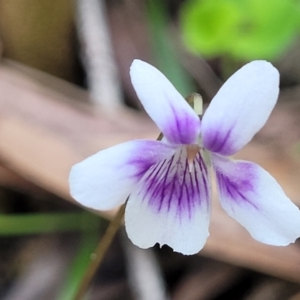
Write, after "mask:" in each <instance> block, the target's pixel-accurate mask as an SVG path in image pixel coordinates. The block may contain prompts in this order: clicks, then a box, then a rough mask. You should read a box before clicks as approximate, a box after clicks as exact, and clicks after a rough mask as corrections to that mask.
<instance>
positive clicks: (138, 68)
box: [130, 59, 200, 144]
mask: <svg viewBox="0 0 300 300" xmlns="http://www.w3.org/2000/svg"><path fill="white" fill-rule="evenodd" d="M130 76H131V81H132V85H133V87H134V89H135V91H136V93H137V95H138V97H139V99H140V101H141V103H142V104H143V106H144V108H145V110H146V112H147V113H148V114H149V116H150V117H151V118H152V120H153V121H154V122H155V123H156V125H157V126H158V128H159V129H160V130H161V131H162V133H163V134H164V136H165V137H166V138H167V139H168V141H169V142H171V143H175V144H193V143H195V142H196V141H197V137H198V136H199V132H200V119H199V117H198V116H197V115H196V113H195V112H194V111H193V109H192V108H191V107H190V106H189V105H188V104H187V102H186V101H185V100H184V98H183V97H182V96H181V95H180V94H179V92H178V91H177V90H176V89H175V88H174V86H173V85H172V84H171V82H170V81H169V80H168V79H167V78H166V77H165V76H164V75H163V74H162V73H161V72H160V71H159V70H157V69H156V68H154V67H153V66H151V65H149V64H147V63H146V62H143V61H141V60H137V59H136V60H134V61H133V63H132V65H131V68H130Z"/></svg>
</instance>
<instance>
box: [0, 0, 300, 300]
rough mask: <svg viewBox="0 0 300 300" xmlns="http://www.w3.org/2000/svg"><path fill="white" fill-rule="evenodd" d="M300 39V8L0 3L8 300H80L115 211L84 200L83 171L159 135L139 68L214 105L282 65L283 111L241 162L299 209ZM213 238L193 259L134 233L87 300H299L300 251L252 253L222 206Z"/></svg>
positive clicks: (0, 279)
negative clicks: (74, 173) (248, 76)
mask: <svg viewBox="0 0 300 300" xmlns="http://www.w3.org/2000/svg"><path fill="white" fill-rule="evenodd" d="M299 36H300V2H299V1H298V0H185V1H183V0H173V1H171V0H169V1H160V0H149V1H141V0H110V1H101V0H76V1H75V0H73V1H71V0H63V1H62V0H60V1H58V0H53V1H47V0H23V1H17V0H10V1H5V0H0V299H4V300H40V299H43V300H48V299H49V300H50V299H59V300H68V299H74V295H75V293H76V291H77V290H78V287H79V285H80V283H81V282H82V280H83V278H84V274H85V271H86V269H87V266H88V264H89V262H90V261H92V260H93V259H94V256H93V252H94V250H95V248H96V246H97V244H98V242H99V240H100V238H101V236H102V235H103V233H104V232H105V228H106V227H107V224H108V219H109V218H111V217H112V216H113V214H114V212H108V213H107V212H106V213H105V214H104V213H102V212H100V213H99V212H90V211H87V210H85V209H83V208H81V207H79V206H78V205H77V204H76V203H75V202H74V201H73V200H72V199H71V197H70V196H69V188H68V174H69V170H70V168H71V166H72V165H73V164H74V163H76V162H78V161H80V160H82V159H84V158H85V157H87V156H89V155H91V154H93V153H95V152H97V151H99V150H101V149H104V148H107V147H109V146H112V145H115V144H117V143H120V142H124V141H127V140H131V139H135V138H151V139H155V138H156V137H157V135H158V134H159V132H158V129H157V128H156V127H155V125H154V124H153V123H152V121H151V120H149V117H148V116H147V115H146V114H145V113H144V112H143V110H142V107H141V104H140V103H139V101H138V99H137V97H136V95H135V92H134V90H133V88H132V86H131V83H130V78H129V67H130V65H131V63H132V60H133V59H135V58H139V59H142V60H145V61H147V62H149V63H151V64H153V65H155V66H156V67H157V68H159V69H160V70H161V71H162V72H163V73H164V74H165V75H166V76H167V77H168V78H169V79H170V81H171V82H172V83H173V84H174V85H175V86H176V88H177V89H178V90H179V91H180V92H181V93H182V95H184V96H188V95H189V94H190V93H192V92H198V93H200V94H201V95H202V97H203V99H204V103H205V105H207V104H208V103H209V102H210V100H211V99H212V98H213V96H214V95H215V94H216V92H217V91H218V89H219V87H220V86H221V85H222V83H223V82H224V81H225V80H226V79H227V78H228V77H229V76H230V75H231V74H232V73H233V72H235V71H236V70H237V69H238V68H240V67H241V66H242V65H244V64H245V63H247V62H249V61H251V60H255V59H265V60H268V61H271V62H272V63H273V64H274V65H275V66H276V67H277V68H278V69H279V71H280V74H281V86H280V87H281V93H280V98H279V101H278V104H277V106H276V108H275V110H274V112H273V113H272V115H271V117H270V119H269V121H268V122H267V124H266V125H265V127H264V128H263V129H262V130H261V131H260V132H259V133H258V134H257V135H256V136H255V137H254V139H253V141H252V142H251V143H250V144H249V145H247V146H246V147H245V148H244V149H243V150H242V151H241V152H240V153H239V154H238V157H239V158H243V159H246V160H251V161H254V162H257V163H259V164H261V165H262V166H263V167H264V168H265V169H267V170H268V171H269V172H270V173H271V174H272V175H273V176H275V177H276V179H277V180H278V181H279V182H280V184H281V185H282V187H283V189H284V190H285V191H286V193H287V195H288V196H289V197H290V198H291V199H292V200H293V201H294V202H295V203H296V204H297V205H300V187H299V182H300V143H299V142H300V128H299V124H300V39H299ZM257 109H258V110H259V107H258V108H257ZM254 221H255V220H254ZM210 232H211V236H210V238H209V240H208V242H207V244H206V246H205V248H204V249H203V250H202V251H200V253H199V254H198V255H194V256H183V255H180V254H177V253H174V252H173V251H172V250H171V249H170V248H168V247H167V246H164V247H162V248H161V249H160V248H158V247H154V248H153V249H149V250H140V249H138V248H136V247H134V246H133V245H132V244H131V243H130V241H129V240H128V238H127V237H126V234H125V233H124V232H123V229H122V228H121V229H120V232H119V233H118V235H117V236H116V238H115V240H114V241H113V243H112V245H111V246H110V248H109V250H108V252H107V254H106V256H105V258H104V261H103V263H102V264H101V266H100V268H99V270H98V271H97V273H96V275H95V277H94V279H93V282H92V284H91V286H90V288H89V290H88V294H87V297H86V299H105V300H117V299H124V300H127V299H129V300H131V299H133V300H135V299H141V300H148V299H149V300H163V299H172V300H202V299H218V300H221V299H245V300H260V299H264V300H268V299H274V300H277V299H278V300H284V299H290V300H299V299H300V246H299V243H295V244H292V245H290V246H287V247H272V246H266V245H263V244H260V243H258V242H256V241H254V240H252V239H251V238H250V237H249V235H248V233H247V232H246V231H245V230H244V229H243V228H241V226H240V225H238V224H237V223H235V222H234V221H232V220H231V219H230V218H229V217H228V216H227V215H226V214H225V213H224V212H223V211H222V210H221V208H220V207H219V205H218V203H217V201H215V199H214V209H213V215H212V221H211V226H210Z"/></svg>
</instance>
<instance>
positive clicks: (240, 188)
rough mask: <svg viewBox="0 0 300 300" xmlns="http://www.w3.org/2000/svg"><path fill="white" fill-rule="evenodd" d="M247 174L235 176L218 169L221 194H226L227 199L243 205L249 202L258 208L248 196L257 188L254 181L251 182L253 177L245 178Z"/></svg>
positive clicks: (217, 174)
mask: <svg viewBox="0 0 300 300" xmlns="http://www.w3.org/2000/svg"><path fill="white" fill-rule="evenodd" d="M244 167H247V166H244ZM240 171H242V170H240ZM239 173H240V172H239ZM245 174H247V173H244V174H238V175H240V176H237V175H235V176H234V177H233V176H228V175H227V174H224V173H222V172H221V171H220V170H216V176H217V182H218V186H219V190H220V193H221V195H223V196H225V197H226V199H231V200H232V201H234V202H235V203H236V204H240V205H241V204H244V203H247V204H249V205H251V206H252V207H254V208H255V209H257V210H258V209H259V208H258V206H257V205H256V204H255V203H253V201H251V200H250V199H249V197H248V196H247V194H248V193H249V192H250V193H253V192H254V191H255V189H254V187H253V183H252V182H251V179H252V178H244V177H245ZM243 175H244V176H243ZM247 175H248V174H247Z"/></svg>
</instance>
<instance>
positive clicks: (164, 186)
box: [125, 147, 211, 254]
mask: <svg viewBox="0 0 300 300" xmlns="http://www.w3.org/2000/svg"><path fill="white" fill-rule="evenodd" d="M210 198H211V187H210V180H209V174H208V169H207V167H206V165H205V163H204V160H203V158H202V156H201V154H200V152H199V153H198V154H197V155H196V157H195V159H194V161H193V170H192V171H191V172H190V171H189V165H188V161H187V154H186V150H185V148H184V147H183V148H181V149H178V150H177V151H176V153H175V155H173V156H172V157H169V158H167V159H165V160H163V161H162V162H160V163H158V164H156V165H154V166H152V167H151V168H150V169H149V170H148V171H147V172H146V173H145V175H144V177H143V178H142V179H141V181H140V182H139V184H138V186H137V187H136V189H135V190H134V191H133V193H132V194H131V195H130V197H129V200H128V203H127V206H126V212H125V227H126V231H127V234H128V236H129V238H130V239H131V240H132V242H133V243H134V244H135V245H137V246H139V247H141V248H149V247H151V246H153V245H154V244H156V243H159V244H160V245H164V244H167V245H169V246H170V247H172V248H173V249H174V251H176V252H181V253H183V254H194V253H197V252H198V251H199V250H201V249H202V247H203V246H204V244H205V242H206V239H207V237H208V235H209V232H208V226H209V219H210V207H211V203H210Z"/></svg>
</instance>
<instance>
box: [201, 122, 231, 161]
mask: <svg viewBox="0 0 300 300" xmlns="http://www.w3.org/2000/svg"><path fill="white" fill-rule="evenodd" d="M232 130H233V126H232V127H231V128H228V129H226V132H225V131H224V130H222V129H221V128H220V129H211V130H210V131H208V132H207V133H206V134H205V135H204V136H203V143H204V146H205V148H206V149H208V150H210V151H212V152H215V153H220V154H222V155H230V154H232V152H233V151H234V145H233V143H232V141H231V139H230V136H231V132H232Z"/></svg>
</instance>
